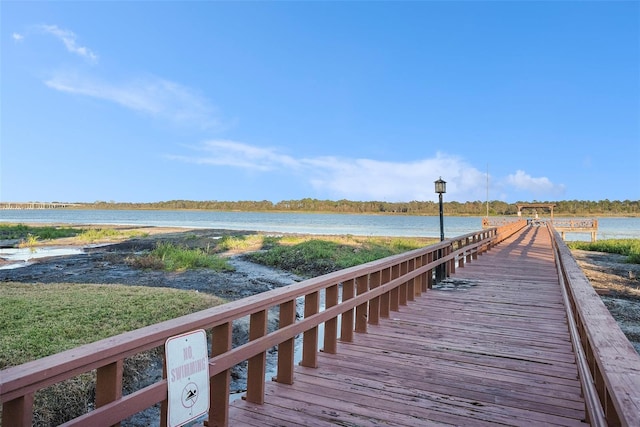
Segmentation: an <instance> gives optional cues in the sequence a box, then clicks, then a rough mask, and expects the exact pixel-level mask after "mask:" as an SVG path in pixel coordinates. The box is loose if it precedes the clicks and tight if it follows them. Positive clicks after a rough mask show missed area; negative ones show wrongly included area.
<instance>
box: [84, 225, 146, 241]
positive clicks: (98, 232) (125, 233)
mask: <svg viewBox="0 0 640 427" xmlns="http://www.w3.org/2000/svg"><path fill="white" fill-rule="evenodd" d="M147 235H148V234H147V233H143V232H141V231H132V230H118V229H115V228H90V229H87V230H83V231H82V233H80V234H79V235H78V236H77V239H78V240H79V241H81V242H88V243H92V242H98V241H113V240H126V239H132V238H135V237H145V236H147Z"/></svg>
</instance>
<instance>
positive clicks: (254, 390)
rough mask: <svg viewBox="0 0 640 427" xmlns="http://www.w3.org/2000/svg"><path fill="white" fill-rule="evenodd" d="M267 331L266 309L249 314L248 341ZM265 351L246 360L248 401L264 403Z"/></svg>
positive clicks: (246, 397)
mask: <svg viewBox="0 0 640 427" xmlns="http://www.w3.org/2000/svg"><path fill="white" fill-rule="evenodd" d="M266 333H267V311H266V310H262V311H258V312H256V313H253V314H252V315H251V320H250V324H249V341H253V340H255V339H257V338H260V337H263V336H265V335H266ZM266 361H267V353H266V352H264V351H263V352H262V353H260V354H256V355H255V356H253V357H252V358H250V359H249V360H248V362H249V364H248V367H247V394H246V396H245V399H246V400H247V401H248V402H252V403H257V404H259V405H262V404H263V403H264V386H265V384H264V381H265V380H264V377H265V373H266V365H267V364H266Z"/></svg>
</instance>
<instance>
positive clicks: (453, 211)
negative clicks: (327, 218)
mask: <svg viewBox="0 0 640 427" xmlns="http://www.w3.org/2000/svg"><path fill="white" fill-rule="evenodd" d="M518 203H542V204H555V207H554V209H553V212H554V216H562V215H567V216H597V215H603V216H607V215H611V216H625V215H629V216H638V215H640V200H624V201H618V200H614V201H610V200H600V201H589V200H562V201H553V202H546V201H545V202H539V201H534V202H517V203H506V202H503V201H499V200H493V201H489V203H488V208H489V209H488V210H489V216H509V215H517V213H518V208H517V206H516V205H517V204H518ZM78 207H79V208H84V209H87V208H90V209H160V210H211V211H242V212H326V213H356V214H406V215H438V214H439V204H438V203H437V202H432V201H411V202H380V201H369V202H363V201H352V200H344V199H343V200H318V199H311V198H305V199H300V200H283V201H280V202H277V203H273V202H271V201H269V200H262V201H248V200H246V201H215V200H210V201H194V200H169V201H162V202H151V203H131V202H113V201H110V202H106V201H96V202H94V203H83V204H81V206H78ZM443 209H444V212H445V214H446V215H459V216H465V215H467V216H485V215H487V202H482V201H479V200H478V201H473V202H444V204H443ZM533 211H534V209H532V208H529V209H526V210H525V211H524V212H523V213H525V214H528V213H529V214H530V213H532V212H533ZM536 212H537V213H538V214H540V215H542V216H544V215H548V213H549V210H548V209H537V210H536Z"/></svg>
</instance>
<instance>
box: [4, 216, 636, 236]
mask: <svg viewBox="0 0 640 427" xmlns="http://www.w3.org/2000/svg"><path fill="white" fill-rule="evenodd" d="M598 221H599V226H600V228H599V230H598V239H614V238H640V218H599V219H598ZM0 222H11V223H25V224H29V223H64V224H110V225H140V226H144V225H146V226H164V227H184V228H220V229H227V230H256V231H265V232H275V233H277V232H281V233H309V234H353V235H359V236H423V237H439V236H440V221H439V218H438V217H435V216H391V215H352V214H344V215H338V214H301V213H265V212H211V211H165V210H163V211H147V210H145V211H140V210H113V211H112V210H64V209H42V210H0ZM481 229H482V217H446V216H445V218H444V230H445V237H455V236H460V235H462V234H466V233H471V232H474V231H478V230H481ZM567 239H569V240H590V235H589V234H578V233H567Z"/></svg>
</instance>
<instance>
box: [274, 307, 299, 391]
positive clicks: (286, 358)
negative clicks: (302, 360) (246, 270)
mask: <svg viewBox="0 0 640 427" xmlns="http://www.w3.org/2000/svg"><path fill="white" fill-rule="evenodd" d="M295 321H296V301H295V300H291V301H287V302H284V303H282V304H280V319H279V321H278V322H279V323H278V325H279V327H280V329H282V328H284V327H285V326H289V325H292V324H293V323H294V322H295ZM294 344H295V342H294V338H290V339H288V340H286V341H283V342H281V343H280V344H278V372H277V374H276V378H275V380H276V381H277V382H279V383H282V384H293V363H294V357H295V347H294Z"/></svg>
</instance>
